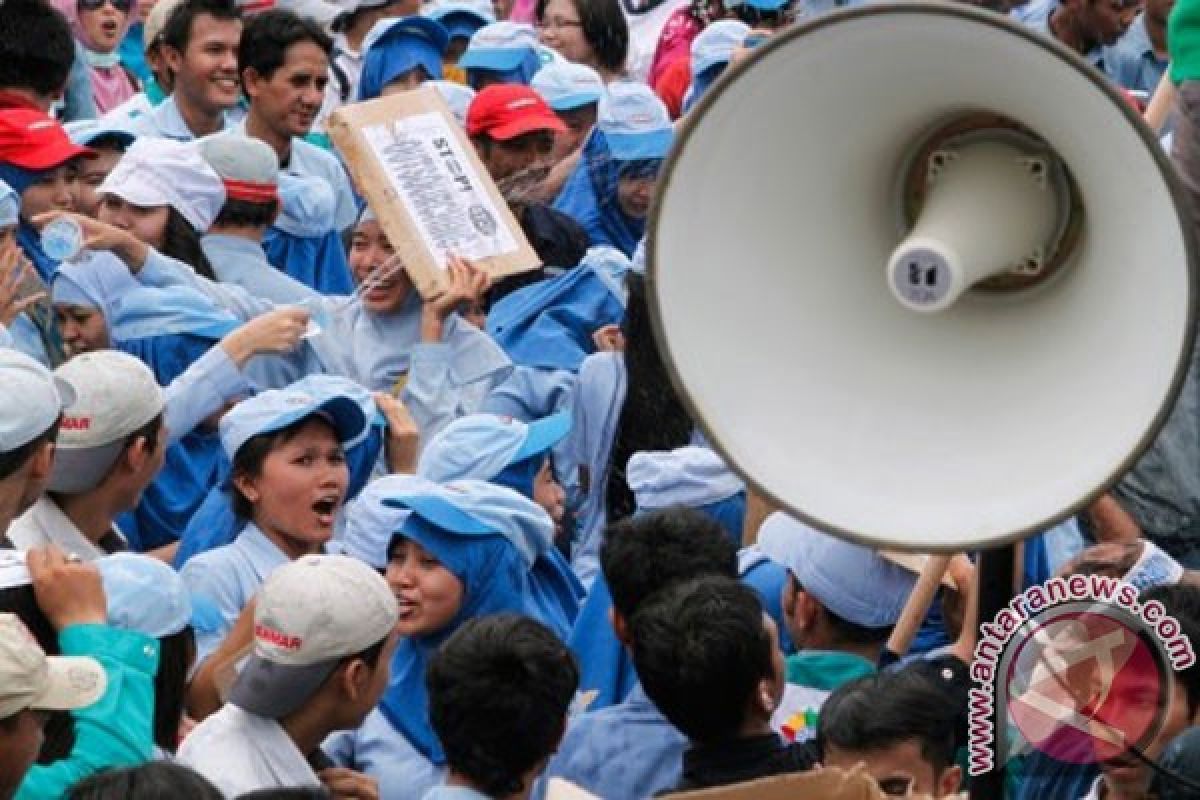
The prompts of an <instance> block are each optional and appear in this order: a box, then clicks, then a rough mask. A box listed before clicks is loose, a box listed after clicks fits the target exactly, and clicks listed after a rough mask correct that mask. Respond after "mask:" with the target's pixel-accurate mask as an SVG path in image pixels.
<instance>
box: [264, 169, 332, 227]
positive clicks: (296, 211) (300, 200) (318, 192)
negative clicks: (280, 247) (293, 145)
mask: <svg viewBox="0 0 1200 800" xmlns="http://www.w3.org/2000/svg"><path fill="white" fill-rule="evenodd" d="M278 191H279V216H278V217H276V218H275V227H276V228H278V229H279V230H281V231H283V232H284V233H286V234H289V235H291V236H298V237H300V238H301V239H317V238H320V237H322V236H324V235H325V234H327V233H329V232H330V231H332V230H333V229H334V225H335V223H334V217H335V215H336V213H337V196H336V195H335V194H334V193H333V187H332V186H330V185H329V181H327V180H325V179H324V178H322V177H320V176H319V175H292V174H290V173H287V172H281V173H279V188H278Z"/></svg>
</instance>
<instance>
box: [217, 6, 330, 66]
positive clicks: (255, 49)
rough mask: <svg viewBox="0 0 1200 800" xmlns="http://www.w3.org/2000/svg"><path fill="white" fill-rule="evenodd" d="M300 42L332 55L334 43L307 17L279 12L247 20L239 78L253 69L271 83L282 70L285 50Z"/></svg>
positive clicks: (280, 10) (239, 59)
mask: <svg viewBox="0 0 1200 800" xmlns="http://www.w3.org/2000/svg"><path fill="white" fill-rule="evenodd" d="M299 42H312V43H313V44H315V45H316V46H317V47H319V48H321V50H323V51H324V52H325V55H326V56H328V55H330V54H331V53H332V52H333V40H332V39H330V38H329V36H328V35H327V34H326V33H325V31H323V30H321V26H319V25H318V24H317V23H316V22H315V21H313V20H312V19H310V18H308V17H302V16H300V15H299V14H296V13H293V12H291V11H285V10H283V9H278V8H277V9H272V10H270V11H264V12H262V13H261V14H255V15H254V16H252V17H249V18H248V19H247V20H246V27H244V28H243V29H242V40H241V42H239V43H238V54H237V56H238V75H242V74H244V73H245V71H246V70H248V69H253V70H254V71H255V72H257V73H258V74H259V75H260V76H261V77H263V78H266V79H270V77H271V76H272V75H273V74H275V70H277V69H279V68H280V67H282V66H283V62H284V61H285V60H286V58H287V49H288V48H289V47H291V46H292V45H294V44H298V43H299Z"/></svg>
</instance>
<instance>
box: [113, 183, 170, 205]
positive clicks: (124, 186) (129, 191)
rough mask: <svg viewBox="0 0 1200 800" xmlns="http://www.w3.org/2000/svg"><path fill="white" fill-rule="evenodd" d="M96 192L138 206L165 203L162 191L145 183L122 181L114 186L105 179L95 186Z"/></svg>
mask: <svg viewBox="0 0 1200 800" xmlns="http://www.w3.org/2000/svg"><path fill="white" fill-rule="evenodd" d="M96 194H111V195H113V196H114V197H119V198H121V199H122V200H124V201H125V202H126V203H129V204H130V205H132V206H137V207H138V208H156V207H158V206H162V205H166V202H165V198H164V197H163V196H162V193H161V192H157V191H155V190H154V188H153V187H152V186H150V185H149V184H146V183H138V182H132V183H131V182H128V181H122V182H121V183H120V184H118V185H116V186H110V185H108V182H107V181H105V182H104V183H101V184H100V185H99V186H98V187H96Z"/></svg>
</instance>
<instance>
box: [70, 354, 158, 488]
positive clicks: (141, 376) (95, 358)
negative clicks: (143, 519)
mask: <svg viewBox="0 0 1200 800" xmlns="http://www.w3.org/2000/svg"><path fill="white" fill-rule="evenodd" d="M54 374H55V375H56V376H57V377H58V378H59V379H60V380H62V381H64V382H65V383H67V384H68V385H69V386H70V387H71V388H72V389H73V390H74V393H75V398H74V400H73V401H72V402H70V403H68V404H67V405H66V408H65V409H64V410H63V420H62V426H61V428H60V429H59V433H58V448H57V450H56V451H55V457H54V470H53V471H52V472H51V474H50V484H49V486H50V489H51V491H55V492H63V493H65V494H79V493H80V492H86V491H87V490H88V489H91V488H93V487H95V486H96V484H98V483H99V482H100V480H101V479H102V478H103V477H104V476H105V475H106V474H107V473H108V470H109V468H110V467H111V466H112V465H113V462H115V461H116V460H117V456H118V455H119V454H120V452H121V448H122V447H124V440H125V437H127V436H129V435H130V434H131V433H134V432H135V431H137V430H138V429H139V428H141V427H143V426H144V425H146V424H147V423H149V422H150V421H151V420H153V419H154V418H155V417H157V416H158V415H159V414H162V413H163V409H164V408H165V407H166V398H165V395H164V394H163V390H162V388H161V387H160V386H159V385H158V382H157V381H156V380H155V379H154V373H153V372H151V371H150V368H149V367H147V366H146V365H145V364H143V363H142V362H141V361H139V360H138V359H136V358H134V357H133V356H131V355H129V354H128V353H122V352H120V351H118V350H97V351H95V352H92V353H82V354H80V355H77V356H75V357H74V358H72V359H71V360H70V361H68V362H67V363H65V364H63V365H62V366H61V367H59V368H58V369H57V370H55V373H54Z"/></svg>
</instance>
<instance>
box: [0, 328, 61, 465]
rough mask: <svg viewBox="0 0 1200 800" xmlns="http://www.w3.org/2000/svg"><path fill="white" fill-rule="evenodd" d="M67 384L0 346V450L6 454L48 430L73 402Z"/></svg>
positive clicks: (19, 353)
mask: <svg viewBox="0 0 1200 800" xmlns="http://www.w3.org/2000/svg"><path fill="white" fill-rule="evenodd" d="M75 399H76V398H75V391H74V390H73V389H72V388H71V385H70V384H69V383H67V382H66V381H64V380H62V379H61V378H59V377H58V376H56V375H54V374H53V373H52V372H50V370H48V369H46V367H45V366H44V365H42V364H39V363H38V362H36V361H34V360H33V359H32V358H30V357H29V356H27V355H25V354H24V353H22V352H20V351H19V350H13V349H11V348H8V347H0V408H3V409H4V413H2V414H0V453H10V452H12V451H13V450H16V449H17V448H18V447H21V446H22V445H26V444H28V443H29V442H31V441H33V440H34V438H35V437H38V436H41V435H42V434H43V433H45V432H46V431H48V430H50V426H51V425H53V424H54V421H55V420H56V419H58V416H59V414H61V413H62V412H63V409H65V408H66V407H67V406H70V405H72V404H74V403H75Z"/></svg>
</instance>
